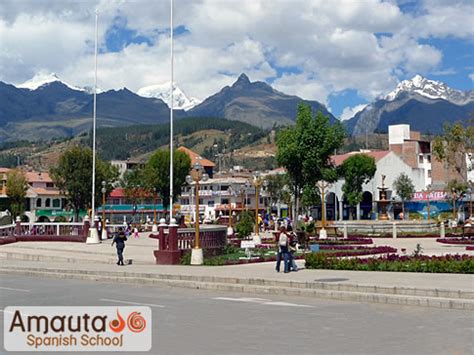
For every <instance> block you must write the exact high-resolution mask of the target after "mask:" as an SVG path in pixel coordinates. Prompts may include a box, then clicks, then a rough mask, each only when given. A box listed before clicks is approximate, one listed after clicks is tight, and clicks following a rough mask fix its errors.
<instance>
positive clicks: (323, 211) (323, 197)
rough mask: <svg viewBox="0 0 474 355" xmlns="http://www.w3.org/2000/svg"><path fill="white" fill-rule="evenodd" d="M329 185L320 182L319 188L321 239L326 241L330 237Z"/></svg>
mask: <svg viewBox="0 0 474 355" xmlns="http://www.w3.org/2000/svg"><path fill="white" fill-rule="evenodd" d="M329 185H330V184H329V183H327V182H325V181H318V183H317V186H318V188H319V189H320V190H321V229H320V230H319V239H326V238H327V237H328V235H327V232H326V229H325V227H326V189H327V188H328V187H329Z"/></svg>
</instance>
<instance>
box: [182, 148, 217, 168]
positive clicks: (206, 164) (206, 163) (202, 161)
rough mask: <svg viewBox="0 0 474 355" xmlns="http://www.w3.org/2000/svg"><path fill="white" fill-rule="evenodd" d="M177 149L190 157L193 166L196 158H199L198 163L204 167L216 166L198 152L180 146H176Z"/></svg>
mask: <svg viewBox="0 0 474 355" xmlns="http://www.w3.org/2000/svg"><path fill="white" fill-rule="evenodd" d="M178 150H179V151H181V152H184V153H186V154H187V155H188V156H189V157H190V158H191V166H193V165H194V163H196V162H197V161H198V160H199V163H200V164H201V165H202V166H204V167H211V168H213V167H215V166H216V164H214V163H213V162H212V161H210V160H207V159H205V158H203V157H201V156H200V155H199V154H198V153H196V152H193V151H192V150H191V149H188V148H186V147H183V146H181V147H179V148H178Z"/></svg>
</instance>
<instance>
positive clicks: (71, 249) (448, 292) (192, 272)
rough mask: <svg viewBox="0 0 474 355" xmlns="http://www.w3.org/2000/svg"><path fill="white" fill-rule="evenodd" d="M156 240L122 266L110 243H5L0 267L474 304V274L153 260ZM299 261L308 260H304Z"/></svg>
mask: <svg viewBox="0 0 474 355" xmlns="http://www.w3.org/2000/svg"><path fill="white" fill-rule="evenodd" d="M386 241H390V240H386ZM384 242H385V241H384V240H377V244H378V245H387V244H388V243H384ZM394 242H398V241H395V240H394ZM411 242H413V241H411ZM431 242H434V241H431ZM402 243H403V244H406V243H407V241H403V242H402ZM415 245H416V244H415ZM155 246H156V241H154V240H151V239H149V238H144V237H143V236H142V237H141V238H140V239H138V240H134V239H131V240H130V241H129V242H128V244H127V247H126V248H125V258H126V259H133V264H132V265H127V266H124V267H120V266H117V265H116V264H115V261H116V256H115V248H113V247H111V246H110V241H106V242H105V243H102V244H100V245H85V244H80V243H54V242H49V243H48V242H46V243H40V242H32V243H16V244H10V245H5V246H2V247H0V259H1V260H2V263H1V266H0V273H4V274H22V275H32V276H43V277H54V278H64V279H67V278H75V279H85V280H98V281H104V282H120V283H134V284H142V285H166V286H175V287H187V288H200V289H208V290H220V291H228V292H246V293H255V294H259V293H260V294H262V293H263V294H283V295H285V294H288V295H289V294H291V295H298V296H304V297H319V298H331V299H341V300H352V301H362V302H377V303H392V304H405V305H418V306H429V307H443V308H457V309H472V310H474V275H462V274H421V273H399V272H364V271H343V270H300V271H298V272H292V273H288V274H284V273H277V272H276V271H275V265H274V263H260V264H246V265H245V264H244V265H232V266H181V265H177V266H171V265H155V264H154V260H153V254H152V251H153V249H154V248H155ZM298 263H299V266H304V261H298Z"/></svg>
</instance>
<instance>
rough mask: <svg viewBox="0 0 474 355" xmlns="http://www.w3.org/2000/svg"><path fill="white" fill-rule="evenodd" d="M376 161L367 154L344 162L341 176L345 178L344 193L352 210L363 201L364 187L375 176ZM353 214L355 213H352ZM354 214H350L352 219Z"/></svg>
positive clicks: (358, 155) (357, 155)
mask: <svg viewBox="0 0 474 355" xmlns="http://www.w3.org/2000/svg"><path fill="white" fill-rule="evenodd" d="M376 170H377V167H376V165H375V159H374V158H372V157H370V156H368V155H366V154H355V155H352V156H350V157H349V158H347V159H346V160H344V163H342V165H341V167H340V176H341V177H342V178H344V185H342V191H343V192H344V196H345V197H346V199H347V202H348V203H349V205H350V206H351V207H352V209H353V208H354V207H355V206H357V205H358V204H359V203H360V202H361V201H362V185H363V184H366V183H368V182H369V181H370V179H372V178H373V177H374V175H375V171H376ZM352 212H353V211H352ZM352 216H353V213H351V214H350V219H352Z"/></svg>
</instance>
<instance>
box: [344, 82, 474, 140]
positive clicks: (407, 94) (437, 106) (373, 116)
mask: <svg viewBox="0 0 474 355" xmlns="http://www.w3.org/2000/svg"><path fill="white" fill-rule="evenodd" d="M472 118H474V90H468V91H460V90H455V89H452V88H450V87H449V86H448V85H446V84H445V83H442V82H440V81H435V80H430V79H426V78H423V77H422V76H421V75H415V76H414V77H413V78H412V79H410V80H404V81H402V82H400V83H399V84H398V85H397V87H396V88H395V90H393V91H391V92H390V93H388V94H387V95H386V96H384V97H380V98H379V99H377V100H375V101H374V102H372V103H370V104H369V105H367V106H366V107H365V108H364V109H363V110H362V111H360V112H357V113H356V114H355V115H354V117H352V118H351V119H349V120H347V121H344V122H345V124H346V127H347V130H348V132H350V133H351V134H352V135H354V136H358V135H364V134H366V133H372V132H386V131H387V127H388V126H389V125H393V124H401V123H403V124H410V126H411V129H413V130H415V131H420V132H423V133H426V132H430V133H441V132H442V131H443V124H444V123H445V122H449V123H454V122H457V121H461V122H466V123H467V122H468V120H470V119H472Z"/></svg>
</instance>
